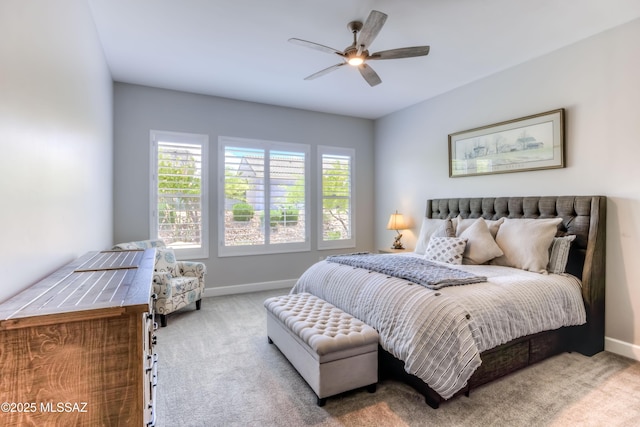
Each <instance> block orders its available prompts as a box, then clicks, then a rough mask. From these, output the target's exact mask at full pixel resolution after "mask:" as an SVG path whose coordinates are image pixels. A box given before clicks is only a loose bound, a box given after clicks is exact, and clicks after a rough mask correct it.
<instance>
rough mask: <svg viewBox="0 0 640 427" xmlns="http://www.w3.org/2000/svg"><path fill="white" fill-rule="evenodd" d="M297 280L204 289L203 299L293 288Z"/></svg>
mask: <svg viewBox="0 0 640 427" xmlns="http://www.w3.org/2000/svg"><path fill="white" fill-rule="evenodd" d="M296 281H297V279H288V280H276V281H273V282H261V283H249V284H247V285H233V286H217V287H214V288H205V291H204V295H205V297H218V296H222V295H233V294H244V293H247V292H260V291H271V290H274V289H285V288H286V289H287V292H288V290H289V289H291V288H293V286H294V285H295V284H296Z"/></svg>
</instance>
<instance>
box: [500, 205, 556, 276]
mask: <svg viewBox="0 0 640 427" xmlns="http://www.w3.org/2000/svg"><path fill="white" fill-rule="evenodd" d="M561 222H562V218H549V219H533V218H523V219H511V218H505V220H504V222H503V223H502V225H501V226H500V228H499V229H498V234H497V235H496V243H497V244H498V246H500V249H502V252H504V255H502V256H500V257H497V258H494V259H493V260H492V261H491V264H495V265H504V266H507V267H515V268H519V269H521V270H528V271H535V272H538V273H546V272H547V270H546V268H547V264H549V247H550V246H551V242H553V238H554V237H555V235H556V233H557V231H558V224H560V223H561Z"/></svg>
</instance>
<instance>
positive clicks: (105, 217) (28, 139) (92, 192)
mask: <svg viewBox="0 0 640 427" xmlns="http://www.w3.org/2000/svg"><path fill="white" fill-rule="evenodd" d="M112 94H113V92H112V82H111V76H110V75H109V70H108V68H107V66H106V63H105V60H104V56H103V54H102V47H101V45H100V43H99V41H98V37H97V34H96V30H95V27H94V24H93V19H92V17H91V14H90V11H89V8H88V6H87V3H86V2H85V1H84V0H66V1H56V2H51V1H43V0H33V1H32V0H30V1H22V0H3V1H2V2H0V141H1V144H2V145H1V146H2V156H0V170H1V171H2V176H3V178H2V180H0V194H2V202H0V206H1V209H0V224H2V233H1V237H0V242H1V244H0V270H1V271H2V285H0V301H3V300H5V299H7V298H9V297H10V296H12V295H14V294H16V293H18V292H19V291H20V290H22V289H24V288H26V287H28V286H29V285H31V284H33V283H34V282H36V281H37V280H39V279H40V278H42V277H44V276H47V275H48V274H49V273H51V272H52V271H54V270H56V269H57V268H59V267H60V266H62V265H64V264H65V263H67V262H69V261H71V260H73V259H74V258H76V257H78V256H79V255H81V254H83V253H84V252H86V251H89V250H95V249H96V248H104V247H106V246H107V245H108V244H109V243H110V242H111V237H112V234H113V228H112V227H113V215H112V212H113V206H112V178H113V177H112V153H113V144H112V139H113V138H112V107H113V104H112Z"/></svg>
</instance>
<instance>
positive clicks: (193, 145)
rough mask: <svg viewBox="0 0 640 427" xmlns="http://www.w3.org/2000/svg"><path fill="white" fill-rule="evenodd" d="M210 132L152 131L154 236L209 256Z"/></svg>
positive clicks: (190, 254)
mask: <svg viewBox="0 0 640 427" xmlns="http://www.w3.org/2000/svg"><path fill="white" fill-rule="evenodd" d="M208 143H209V137H208V136H207V135H197V134H189V133H177V132H164V131H151V147H152V150H151V152H152V158H151V163H152V166H151V174H152V185H151V238H152V239H162V240H163V241H164V242H165V244H166V245H167V246H169V247H171V248H173V249H174V250H175V252H176V255H178V256H180V257H181V258H208V257H209V245H208V215H207V211H208V203H207V193H208V191H207V171H208V169H209V168H208Z"/></svg>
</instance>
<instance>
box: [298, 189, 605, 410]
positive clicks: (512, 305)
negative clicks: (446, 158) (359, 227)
mask: <svg viewBox="0 0 640 427" xmlns="http://www.w3.org/2000/svg"><path fill="white" fill-rule="evenodd" d="M480 218H481V219H480ZM463 225H464V226H463ZM605 225H606V198H605V197H603V196H548V197H533V196H529V197H482V198H450V199H432V200H428V201H427V210H426V215H425V219H424V222H423V224H422V228H421V235H420V236H419V238H418V245H417V247H416V252H415V253H407V254H404V255H372V254H352V255H347V256H343V257H330V258H332V259H328V260H325V261H321V262H319V263H316V264H314V265H313V266H311V267H310V268H309V269H308V270H307V271H306V272H305V273H304V274H303V275H302V276H301V277H300V279H299V280H298V282H297V283H296V285H295V286H294V288H293V289H292V291H291V292H292V293H299V292H308V293H311V294H314V295H316V296H318V297H320V298H322V299H324V300H326V301H328V302H330V303H332V304H334V305H336V306H337V307H339V308H341V309H342V310H343V311H346V312H348V313H350V314H352V315H353V316H355V317H357V318H359V319H361V320H363V321H364V322H366V323H368V324H370V325H371V326H373V327H374V328H376V329H377V330H378V332H379V334H380V352H379V354H380V364H379V365H380V377H381V379H384V378H396V379H400V380H402V381H404V382H406V383H408V384H410V385H411V386H413V387H414V388H416V389H417V390H418V391H419V392H421V393H422V394H423V395H424V397H425V401H426V403H427V404H429V405H430V406H431V407H433V408H437V407H438V406H439V405H440V403H441V402H443V401H445V400H448V399H450V398H452V397H454V396H458V395H460V394H466V395H467V396H468V395H469V392H470V391H471V390H472V389H473V388H476V387H478V386H480V385H483V384H486V383H488V382H490V381H492V380H494V379H496V378H499V377H501V376H504V375H506V374H508V373H510V372H513V371H515V370H518V369H521V368H524V367H526V366H528V365H530V364H532V363H536V362H538V361H541V360H544V359H546V358H548V357H551V356H553V355H556V354H558V353H561V352H565V351H578V352H580V353H582V354H585V355H589V356H590V355H593V354H595V353H598V352H600V351H602V350H603V349H604V296H605V240H606V234H605V233H606V231H605ZM484 227H486V229H487V230H489V232H490V233H491V237H492V238H493V240H491V239H490V241H481V240H478V236H480V235H481V236H482V237H483V238H486V235H487V231H486V230H485V229H484ZM522 227H525V228H522ZM472 229H473V230H474V231H471V230H472ZM477 230H481V233H476V231H477ZM439 233H440V234H439ZM442 233H444V234H442ZM527 233H533V234H531V235H528V234H527ZM439 236H443V237H439ZM444 236H446V237H444ZM470 236H472V237H470ZM525 236H526V237H525ZM545 236H546V237H545ZM461 240H463V241H464V242H465V243H468V245H467V248H466V249H465V251H464V262H463V263H461V264H460V261H459V260H458V261H455V260H454V261H450V260H449V258H447V261H446V262H443V259H440V258H437V257H441V255H440V252H437V251H436V250H434V248H433V245H434V244H435V243H443V242H446V243H447V245H450V246H452V245H453V244H454V243H458V242H460V241H461ZM534 240H535V241H536V244H537V245H538V246H540V245H543V246H544V245H546V246H544V250H545V251H546V252H544V253H546V260H543V258H544V253H542V252H541V253H540V254H537V253H533V252H530V251H528V250H526V249H527V248H528V247H529V246H531V245H533V243H531V244H529V242H530V241H531V242H532V241H534ZM537 240H540V242H537ZM472 242H474V243H473V244H472ZM478 242H481V244H479V243H478ZM482 242H484V243H482ZM514 242H515V244H514ZM547 242H549V243H547ZM556 244H558V247H564V248H565V250H564V251H563V250H558V251H556ZM490 245H497V246H498V247H499V248H503V249H504V251H502V250H500V249H498V251H499V252H500V256H497V255H498V254H495V253H494V254H492V255H489V253H490V252H491V247H492V246H490ZM560 245H562V246H560ZM511 246H513V247H511ZM436 249H437V248H436ZM447 249H448V250H450V249H451V248H447ZM538 249H539V248H538ZM422 251H424V252H425V253H426V254H423V253H422ZM478 251H479V252H478ZM539 252H540V251H539ZM436 253H437V255H434V254H436ZM478 254H479V255H480V256H477V255H478ZM558 254H560V255H558ZM458 255H459V256H460V257H462V255H463V252H462V251H459V252H458V253H457V255H455V256H456V257H457V256H458ZM430 256H431V257H434V256H435V258H432V259H431V260H425V257H426V258H429V257H430ZM446 256H452V255H450V252H447V253H446ZM558 256H559V258H561V261H560V263H561V265H553V266H552V262H554V261H553V260H556V261H555V262H557V257H558ZM390 257H391V258H390ZM537 257H540V260H538V259H537ZM485 258H488V259H487V260H486V261H485ZM550 258H551V260H550ZM534 260H535V261H536V262H533V261H534ZM480 261H483V262H480ZM369 262H371V263H372V264H368V263H369ZM451 262H453V264H451ZM541 262H543V263H544V266H543V268H541V265H539V264H540V263H541ZM416 265H417V267H416ZM440 270H442V271H440ZM447 270H455V271H452V272H451V273H450V274H451V275H452V276H455V277H456V279H449V281H447V280H441V281H438V280H439V279H435V278H434V275H435V276H437V275H438V274H440V273H442V274H444V273H445V272H446V271H447ZM547 270H549V271H551V273H547ZM409 271H411V272H412V273H411V274H408V273H406V272H409ZM415 271H417V272H418V273H414V272H415ZM399 272H400V273H399ZM405 273H406V274H405ZM435 273H438V274H435ZM447 274H449V273H447ZM463 277H464V278H466V279H463ZM422 280H424V282H423V281H422ZM464 280H466V282H464ZM465 283H466V284H465ZM520 294H523V295H524V296H521V295H520ZM521 297H522V298H524V299H523V300H520V298H521ZM485 302H486V303H487V306H486V307H485ZM495 303H497V304H499V305H500V306H499V307H495V306H490V304H495ZM507 303H508V304H509V306H508V307H507V305H506V304H507ZM503 304H504V305H503ZM489 306H490V308H487V307H489ZM435 313H437V314H438V318H437V319H436V317H435V316H436V314H435ZM504 316H506V317H504ZM509 316H511V317H509Z"/></svg>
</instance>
